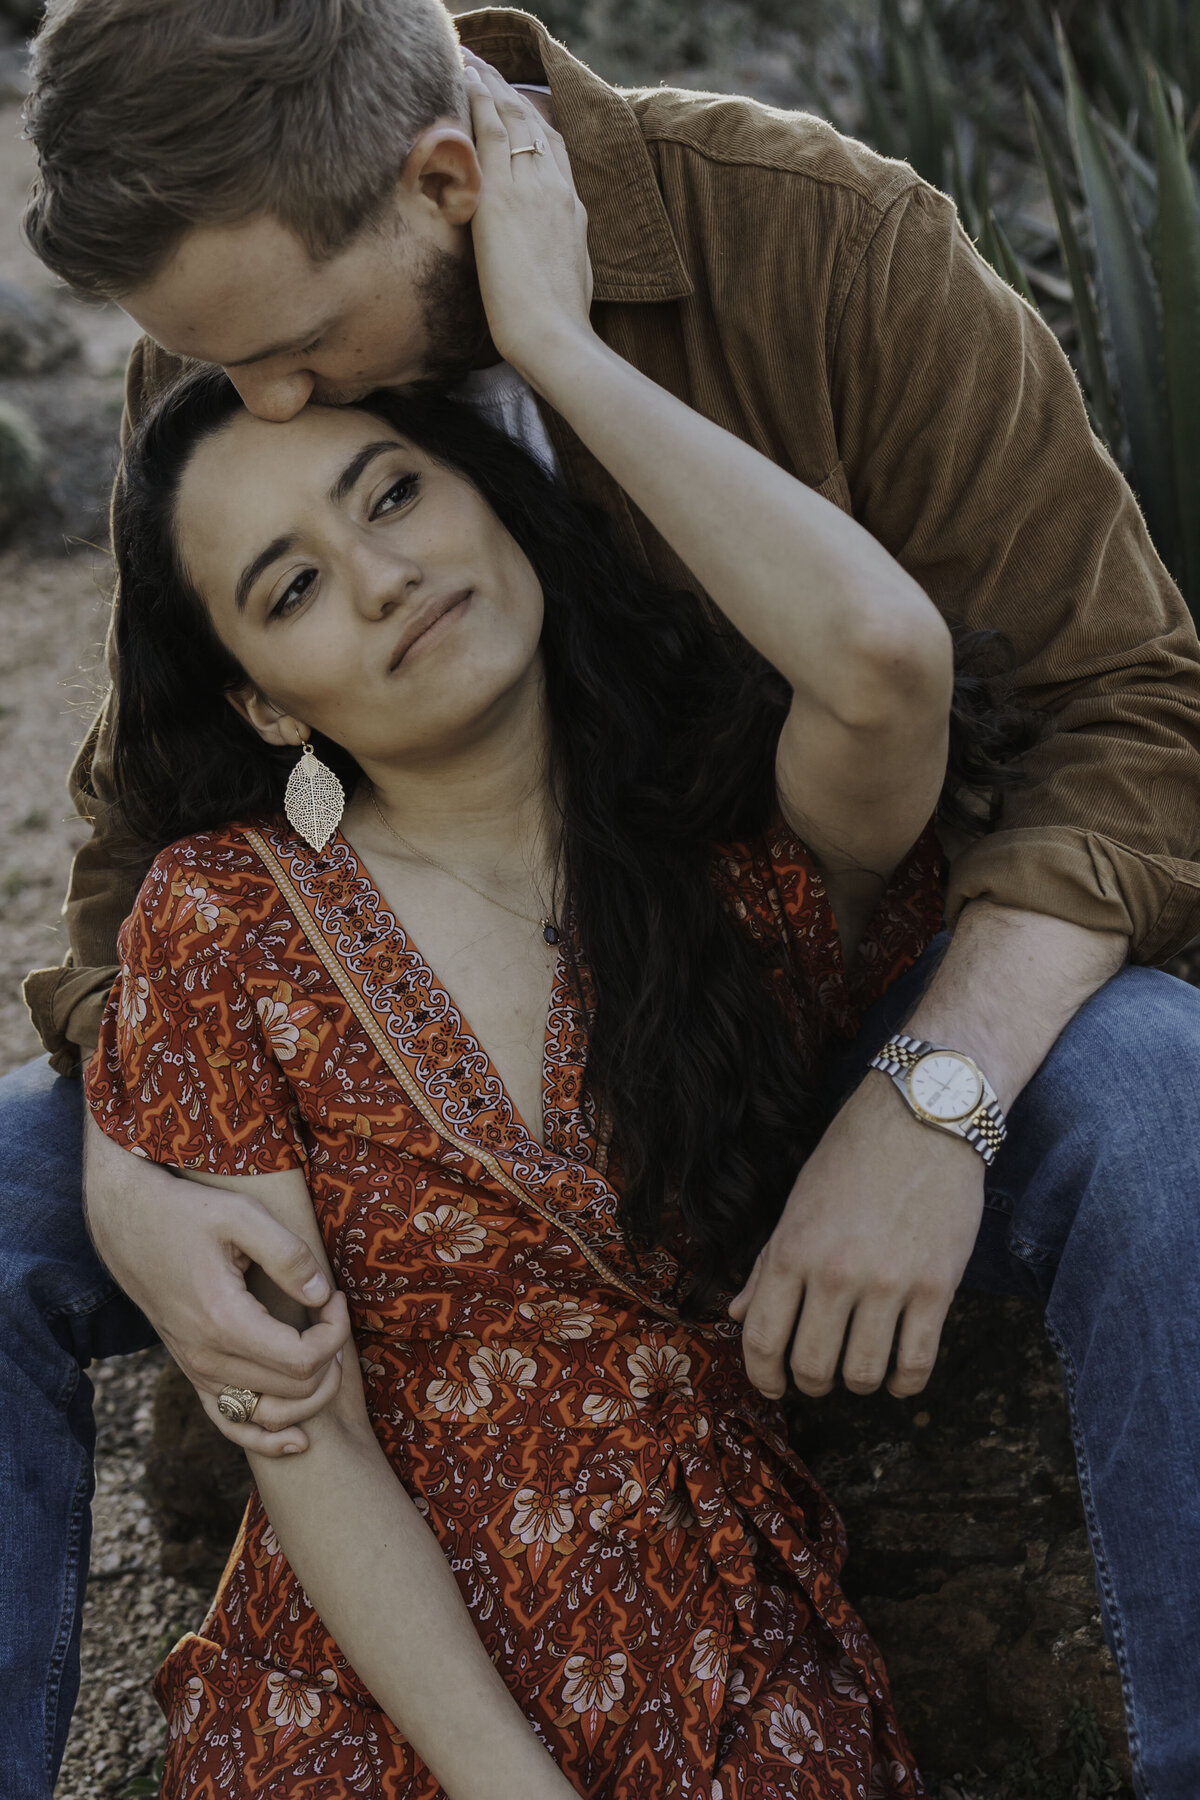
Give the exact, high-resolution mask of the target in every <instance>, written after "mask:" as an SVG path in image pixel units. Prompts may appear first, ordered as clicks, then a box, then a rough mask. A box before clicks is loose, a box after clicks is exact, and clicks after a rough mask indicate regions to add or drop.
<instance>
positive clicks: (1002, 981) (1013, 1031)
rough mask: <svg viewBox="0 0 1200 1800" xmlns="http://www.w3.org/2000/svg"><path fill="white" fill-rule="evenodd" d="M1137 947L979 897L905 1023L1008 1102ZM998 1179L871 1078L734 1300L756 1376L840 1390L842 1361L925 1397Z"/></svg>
mask: <svg viewBox="0 0 1200 1800" xmlns="http://www.w3.org/2000/svg"><path fill="white" fill-rule="evenodd" d="M1126 949H1127V944H1126V940H1125V939H1124V938H1123V937H1119V936H1118V935H1117V934H1116V933H1112V932H1096V931H1086V930H1084V929H1083V927H1082V926H1079V925H1069V924H1067V923H1066V922H1065V921H1064V920H1062V919H1055V918H1051V917H1050V916H1049V915H1047V914H1042V913H1026V912H1018V911H1016V910H1014V909H1010V908H1008V907H1002V906H994V905H991V904H990V903H988V902H986V901H974V902H972V904H971V905H970V906H967V907H964V909H963V912H962V914H961V916H960V918H959V921H958V925H957V928H956V930H955V933H954V936H953V938H952V939H951V942H950V947H949V949H948V950H947V952H946V955H945V957H944V959H943V961H942V964H941V967H940V968H939V969H938V971H937V974H936V975H935V976H934V978H933V981H932V982H931V983H930V985H929V988H928V989H927V991H926V993H925V994H924V996H923V997H922V999H921V1001H920V1002H919V1004H918V1005H917V1007H916V1008H915V1010H914V1012H913V1014H912V1016H911V1018H910V1019H909V1021H908V1024H907V1026H906V1027H905V1029H906V1030H908V1031H910V1032H911V1033H912V1034H913V1035H914V1036H916V1037H921V1038H925V1039H926V1040H927V1041H928V1042H930V1043H934V1044H946V1045H948V1046H949V1047H950V1048H952V1049H954V1050H962V1051H964V1052H965V1053H966V1055H968V1056H971V1057H974V1059H975V1061H976V1062H977V1063H978V1064H979V1066H980V1068H981V1069H982V1070H983V1071H984V1073H985V1074H986V1075H987V1077H988V1079H989V1080H990V1081H991V1083H992V1086H993V1087H994V1088H995V1090H996V1093H997V1095H998V1097H999V1100H1000V1104H1001V1105H1002V1106H1003V1107H1004V1108H1005V1110H1006V1111H1007V1110H1008V1108H1009V1107H1011V1105H1012V1103H1013V1101H1014V1100H1015V1099H1016V1097H1017V1095H1018V1094H1019V1093H1020V1091H1021V1089H1022V1088H1023V1087H1024V1085H1025V1083H1026V1082H1027V1081H1028V1080H1029V1079H1030V1077H1031V1076H1032V1075H1033V1074H1034V1073H1035V1072H1036V1070H1037V1069H1038V1068H1039V1067H1040V1066H1041V1064H1042V1062H1043V1061H1044V1059H1045V1057H1046V1055H1047V1052H1048V1051H1049V1050H1050V1048H1051V1046H1052V1044H1053V1043H1054V1040H1055V1038H1056V1037H1057V1036H1058V1034H1059V1032H1060V1031H1061V1030H1062V1029H1063V1026H1064V1025H1066V1024H1067V1023H1068V1021H1069V1020H1070V1019H1071V1018H1073V1016H1074V1015H1075V1013H1077V1012H1078V1010H1079V1008H1080V1007H1081V1006H1082V1005H1083V1004H1084V1002H1085V1001H1086V1000H1088V999H1090V997H1091V996H1092V994H1094V993H1095V992H1096V989H1097V988H1099V987H1101V986H1102V985H1103V983H1104V982H1105V981H1107V980H1108V978H1109V977H1110V976H1111V975H1114V974H1115V973H1116V971H1117V970H1118V969H1119V968H1120V966H1121V964H1122V962H1123V961H1124V959H1125V953H1126ZM983 1181H984V1165H983V1162H982V1159H981V1158H980V1157H979V1156H978V1155H977V1154H976V1152H975V1151H974V1150H972V1149H971V1147H970V1145H969V1144H966V1143H964V1142H963V1141H962V1140H961V1139H958V1138H953V1137H950V1136H948V1135H947V1134H945V1133H943V1132H939V1131H935V1130H934V1129H933V1128H932V1127H930V1126H928V1125H922V1124H920V1123H919V1121H918V1120H916V1119H915V1118H914V1117H913V1116H912V1114H911V1113H910V1112H909V1110H908V1108H907V1107H906V1106H905V1104H904V1102H903V1100H902V1099H901V1097H900V1095H899V1094H898V1093H897V1092H896V1091H895V1089H894V1088H893V1087H892V1084H891V1082H890V1081H889V1079H888V1078H887V1076H885V1075H881V1074H879V1073H877V1072H871V1073H869V1074H868V1075H867V1076H866V1078H865V1079H864V1081H863V1084H862V1086H861V1087H860V1088H859V1089H858V1090H857V1091H856V1092H855V1093H854V1094H853V1095H852V1096H851V1098H850V1099H849V1100H848V1101H847V1103H846V1105H845V1106H844V1107H843V1108H842V1110H841V1112H840V1113H839V1114H838V1116H837V1117H836V1119H835V1120H834V1121H833V1124H832V1125H831V1126H830V1127H829V1130H828V1131H827V1132H826V1133H825V1136H824V1137H823V1138H822V1140H821V1142H820V1143H819V1144H818V1145H817V1148H816V1150H815V1151H814V1152H813V1154H812V1156H811V1157H810V1158H809V1160H808V1162H807V1163H806V1164H805V1166H804V1168H803V1169H802V1170H801V1173H800V1176H799V1179H798V1180H797V1182H796V1185H795V1187H794V1188H793V1189H792V1192H791V1195H790V1197H789V1199H788V1203H787V1206H786V1207H785V1208H784V1212H783V1217H782V1218H781V1219H780V1221H779V1224H778V1225H777V1226H776V1227H775V1230H774V1232H773V1233H772V1235H771V1237H770V1239H769V1240H768V1242H767V1244H766V1247H765V1248H764V1250H763V1252H762V1255H761V1256H760V1257H759V1259H758V1261H757V1263H756V1264H755V1266H754V1269H753V1271H752V1272H751V1276H750V1279H749V1281H748V1282H747V1283H746V1286H745V1287H744V1288H743V1289H742V1291H741V1293H740V1294H739V1295H738V1296H737V1298H736V1299H735V1300H734V1301H733V1303H732V1304H731V1306H730V1309H729V1310H730V1314H731V1316H732V1317H733V1318H735V1319H740V1320H741V1321H742V1331H743V1343H744V1347H745V1357H746V1369H747V1372H748V1373H749V1375H750V1379H751V1380H752V1381H753V1382H754V1385H755V1386H756V1387H757V1388H759V1389H760V1390H761V1391H762V1392H763V1393H764V1394H768V1395H771V1396H773V1397H776V1398H777V1397H778V1396H779V1395H781V1394H782V1393H783V1391H784V1388H785V1386H786V1378H787V1370H788V1368H789V1367H790V1369H791V1372H792V1375H793V1378H794V1380H795V1382H796V1386H797V1387H798V1388H799V1389H800V1390H801V1392H802V1393H805V1394H811V1395H818V1394H824V1393H828V1391H829V1389H830V1388H831V1387H832V1385H833V1380H834V1376H835V1374H836V1372H837V1366H838V1361H839V1358H841V1360H842V1373H843V1378H844V1380H845V1382H846V1386H847V1387H849V1388H852V1389H853V1390H854V1391H855V1392H856V1393H862V1394H866V1393H870V1392H872V1391H873V1390H874V1389H875V1388H877V1387H878V1386H879V1384H880V1382H881V1381H883V1380H884V1378H885V1376H887V1385H888V1387H889V1389H890V1390H891V1392H892V1393H893V1394H897V1395H905V1394H916V1393H919V1392H920V1390H921V1389H922V1388H923V1387H924V1385H925V1383H926V1381H927V1380H928V1378H929V1374H930V1371H931V1370H932V1368H933V1364H934V1360H935V1358H936V1356H937V1350H938V1343H939V1341H940V1339H941V1334H942V1325H943V1323H944V1321H945V1317H946V1311H947V1309H948V1307H949V1305H950V1302H951V1300H952V1299H953V1297H954V1292H955V1289H956V1288H957V1286H958V1283H959V1281H960V1280H961V1278H962V1273H963V1270H964V1269H965V1268H966V1265H967V1261H968V1259H969V1257H970V1254H971V1250H972V1247H973V1245H974V1243H975V1237H976V1234H977V1232H978V1230H979V1221H980V1217H981V1215H982V1211H983ZM897 1328H898V1329H899V1338H898V1340H897V1338H896V1333H897ZM793 1332H794V1334H795V1335H794V1337H793ZM893 1344H895V1350H896V1355H895V1362H894V1364H893V1363H892V1362H891V1356H892V1349H893ZM843 1346H844V1354H843ZM889 1367H890V1370H891V1372H890V1374H889V1373H888V1371H889Z"/></svg>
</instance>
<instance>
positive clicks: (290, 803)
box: [283, 744, 346, 850]
mask: <svg viewBox="0 0 1200 1800" xmlns="http://www.w3.org/2000/svg"><path fill="white" fill-rule="evenodd" d="M283 810H284V812H285V813H286V814H287V816H288V822H289V824H290V825H291V826H292V827H293V829H294V830H296V831H298V832H299V833H300V836H301V837H302V838H303V839H304V841H305V843H306V844H311V845H312V847H313V849H314V850H323V849H324V848H325V846H326V844H327V843H328V842H329V840H330V838H331V837H332V836H333V834H334V832H335V831H336V830H337V827H338V821H339V820H340V818H341V816H342V814H343V812H345V810H346V794H345V790H344V788H343V787H342V784H341V782H340V781H339V780H338V778H337V776H336V775H335V774H334V772H333V770H332V769H330V768H328V767H327V766H326V765H325V764H324V763H323V762H322V761H321V759H320V757H319V756H318V755H317V753H316V751H315V750H314V749H313V747H312V745H311V744H305V745H304V747H303V750H302V753H301V756H300V761H299V762H298V763H297V764H296V766H295V768H294V769H293V770H292V772H291V774H290V775H289V776H288V784H287V787H286V788H285V789H284V795H283Z"/></svg>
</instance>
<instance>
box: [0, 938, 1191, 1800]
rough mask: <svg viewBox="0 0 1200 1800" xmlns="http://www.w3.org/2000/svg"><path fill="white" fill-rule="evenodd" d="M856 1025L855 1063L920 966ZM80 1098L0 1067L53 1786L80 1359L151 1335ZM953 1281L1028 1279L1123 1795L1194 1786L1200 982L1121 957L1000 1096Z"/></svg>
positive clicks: (1, 1576) (6, 1259)
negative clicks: (109, 1245) (135, 1298)
mask: <svg viewBox="0 0 1200 1800" xmlns="http://www.w3.org/2000/svg"><path fill="white" fill-rule="evenodd" d="M936 960H937V953H936V950H935V951H931V952H930V953H929V955H928V956H927V957H926V958H924V959H922V963H921V964H920V965H918V967H917V969H916V970H913V971H911V972H910V974H909V975H908V976H907V977H904V978H903V979H902V981H900V982H898V983H897V984H896V986H895V988H893V990H892V991H891V993H889V994H888V995H887V996H885V998H884V1000H883V1001H882V1002H881V1003H880V1006H879V1007H877V1008H876V1009H875V1012H874V1013H873V1014H872V1016H871V1018H870V1019H869V1020H868V1022H867V1025H866V1026H865V1027H864V1030H863V1033H862V1036H861V1038H860V1041H859V1044H858V1045H857V1046H856V1047H855V1059H856V1061H857V1065H858V1067H859V1068H861V1067H862V1066H863V1064H864V1063H865V1060H866V1058H867V1057H868V1056H869V1055H870V1054H871V1052H872V1051H873V1050H874V1048H875V1047H876V1046H877V1044H878V1043H879V1042H881V1041H882V1039H883V1037H885V1036H886V1035H887V1033H888V1031H889V1030H891V1029H892V1028H893V1027H894V1025H895V1024H896V1023H898V1021H899V1019H900V1018H902V1017H903V1016H904V1013H905V1012H906V1011H907V1010H908V1009H910V1008H911V1006H912V1005H913V1004H914V1002H915V998H916V995H917V993H918V992H919V991H920V987H921V986H922V985H923V982H924V980H926V979H927V978H928V975H929V973H930V972H931V970H932V968H933V967H934V966H935V965H936ZM78 1108H79V1096H78V1088H77V1085H76V1084H73V1083H70V1082H63V1081H56V1080H55V1079H54V1077H53V1076H52V1075H50V1073H49V1071H48V1070H47V1068H46V1065H45V1064H44V1063H42V1064H33V1065H31V1066H30V1067H28V1068H26V1069H21V1070H18V1071H17V1072H16V1073H15V1074H13V1075H10V1076H8V1077H6V1078H5V1080H3V1081H2V1082H0V1296H2V1306H3V1317H2V1318H0V1533H2V1534H3V1544H2V1552H0V1769H2V1770H3V1771H4V1783H5V1786H4V1792H5V1795H6V1797H7V1800H49V1796H50V1793H51V1789H52V1786H53V1780H54V1775H55V1772H56V1770H57V1767H58V1763H59V1759H60V1757H61V1754H62V1749H63V1744H64V1742H65V1739H66V1733H67V1725H68V1722H69V1718H70V1713H71V1707H72V1705H73V1704H74V1700H75V1695H76V1692H77V1688H78V1679H79V1677H78V1661H79V1631H80V1614H81V1607H82V1598H83V1583H84V1574H85V1570H86V1562H87V1544H88V1522H87V1521H88V1502H89V1500H90V1497H91V1486H92V1477H91V1450H92V1442H93V1432H92V1424H91V1412H90V1405H89V1402H90V1398H91V1386H90V1383H89V1382H88V1380H87V1378H86V1376H84V1375H83V1374H82V1372H81V1371H82V1366H83V1365H86V1363H87V1362H88V1360H89V1359H90V1358H91V1357H92V1356H103V1355H110V1354H114V1353H117V1352H124V1351H129V1350H136V1349H140V1348H142V1347H143V1346H144V1345H146V1344H148V1343H150V1342H152V1341H153V1333H152V1332H151V1330H150V1327H149V1325H148V1324H147V1323H146V1321H145V1319H144V1318H142V1316H141V1315H140V1314H139V1313H137V1312H136V1310H135V1309H134V1308H133V1307H132V1306H131V1305H130V1303H129V1302H128V1301H125V1300H123V1299H122V1298H121V1296H120V1295H119V1294H118V1293H117V1292H116V1291H115V1289H114V1287H113V1284H112V1282H111V1281H110V1280H109V1278H108V1277H107V1276H106V1275H105V1273H104V1271H103V1269H102V1268H101V1267H100V1265H99V1263H98V1262H97V1260H96V1257H95V1255H94V1253H93V1251H92V1250H91V1248H90V1246H89V1244H88V1242H87V1238H86V1235H85V1232H84V1229H83V1224H82V1219H81V1216H80V1204H79V1185H80V1184H79V1117H78ZM966 1279H967V1282H968V1283H970V1284H971V1285H973V1286H977V1287H983V1288H987V1289H990V1290H992V1291H1000V1292H1008V1293H1020V1294H1029V1295H1038V1296H1040V1298H1041V1299H1042V1301H1043V1303H1044V1305H1045V1308H1046V1323H1047V1328H1048V1330H1049V1332H1050V1336H1051V1338H1052V1340H1053V1342H1054V1345H1055V1348H1056V1349H1057V1351H1058V1353H1059V1356H1060V1358H1061V1359H1062V1363H1063V1369H1064V1372H1065V1377H1066V1386H1067V1397H1068V1400H1069V1402H1070V1407H1071V1418H1072V1425H1073V1429H1074V1435H1075V1450H1076V1456H1077V1460H1078V1467H1079V1480H1080V1485H1081V1487H1082V1490H1083V1499H1084V1507H1085V1511H1086V1514H1087V1522H1088V1530H1089V1532H1090V1534H1091V1542H1092V1550H1093V1554H1094V1556H1095V1561H1096V1572H1097V1585H1098V1588H1099V1592H1100V1599H1101V1605H1102V1608H1103V1616H1104V1622H1105V1628H1106V1630H1107V1633H1108V1637H1109V1642H1110V1643H1111V1645H1112V1648H1113V1653H1114V1655H1115V1657H1116V1660H1117V1663H1118V1666H1119V1668H1120V1671H1121V1680H1122V1683H1123V1686H1124V1693H1125V1703H1126V1710H1127V1718H1128V1725H1129V1736H1130V1744H1131V1748H1132V1755H1133V1765H1134V1771H1135V1782H1136V1785H1137V1789H1138V1793H1139V1795H1141V1796H1142V1800H1196V1796H1197V1795H1198V1794H1200V991H1197V990H1195V989H1192V988H1189V987H1186V986H1185V985H1184V984H1183V983H1182V982H1179V981H1175V980H1173V979H1172V978H1171V977H1170V976H1168V975H1162V974H1158V973H1156V972H1155V971H1153V970H1148V969H1126V970H1123V971H1122V972H1121V974H1119V975H1118V976H1116V977H1115V978H1114V980H1112V981H1110V982H1109V983H1108V984H1107V986H1106V987H1104V988H1103V989H1101V991H1100V993H1099V994H1097V995H1096V996H1095V997H1094V998H1093V999H1092V1000H1091V1001H1090V1002H1089V1004H1088V1005H1087V1006H1086V1007H1084V1008H1083V1010H1082V1011H1081V1012H1080V1013H1079V1014H1078V1016H1077V1017H1076V1018H1075V1019H1074V1020H1073V1021H1072V1023H1071V1024H1070V1026H1069V1027H1068V1028H1067V1030H1066V1031H1065V1032H1064V1033H1063V1035H1062V1037H1061V1038H1060V1039H1059V1041H1058V1043H1057V1044H1056V1045H1055V1047H1054V1049H1053V1050H1052V1051H1051V1053H1050V1055H1049V1057H1048V1058H1047V1059H1046V1062H1045V1063H1044V1065H1043V1066H1042V1068H1041V1070H1040V1071H1039V1073H1038V1074H1037V1075H1036V1076H1035V1077H1034V1079H1033V1081H1032V1082H1031V1083H1030V1084H1029V1086H1028V1087H1027V1088H1026V1090H1025V1092H1024V1093H1023V1094H1022V1096H1021V1098H1020V1100H1019V1101H1018V1103H1017V1105H1016V1106H1015V1107H1014V1108H1013V1112H1012V1118H1011V1132H1010V1137H1009V1141H1008V1143H1007V1144H1006V1145H1005V1147H1004V1149H1003V1151H1002V1152H1001V1154H1000V1156H999V1158H998V1159H997V1162H996V1165H995V1168H994V1170H993V1172H992V1178H991V1179H990V1180H989V1182H988V1192H987V1206H986V1210H985V1213H984V1219H983V1224H982V1226H981V1228H980V1233H979V1238H978V1242H977V1244H976V1248H975V1252H974V1255H973V1256H972V1258H971V1263H970V1267H969V1269H968V1271H967V1278H966Z"/></svg>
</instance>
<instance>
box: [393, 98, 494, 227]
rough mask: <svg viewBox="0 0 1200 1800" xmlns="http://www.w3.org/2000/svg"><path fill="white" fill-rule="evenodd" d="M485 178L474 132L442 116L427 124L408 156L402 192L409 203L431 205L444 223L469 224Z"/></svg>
mask: <svg viewBox="0 0 1200 1800" xmlns="http://www.w3.org/2000/svg"><path fill="white" fill-rule="evenodd" d="M482 181H483V174H482V171H481V169H480V167H479V158H478V156H477V155H476V154H475V144H474V140H473V139H472V137H471V133H470V132H469V131H468V130H467V129H466V127H465V126H463V125H456V124H455V123H454V122H453V121H452V120H450V119H439V120H436V121H435V122H434V124H432V125H427V126H426V127H425V130H424V131H423V132H422V133H421V135H420V137H419V138H418V139H417V141H416V143H415V144H414V145H413V147H412V149H411V150H410V151H409V153H408V155H407V157H406V158H405V162H404V167H403V169H401V171H400V195H401V198H402V199H403V200H404V201H407V203H408V205H409V206H412V205H413V204H414V203H415V204H417V205H421V204H422V203H423V204H424V205H425V206H426V207H431V208H432V209H433V211H434V212H436V213H437V215H438V217H439V218H440V219H441V221H442V223H443V224H444V225H469V224H470V223H471V220H472V219H473V218H474V216H475V208H476V207H477V206H478V205H479V190H480V187H481V185H482Z"/></svg>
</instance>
